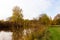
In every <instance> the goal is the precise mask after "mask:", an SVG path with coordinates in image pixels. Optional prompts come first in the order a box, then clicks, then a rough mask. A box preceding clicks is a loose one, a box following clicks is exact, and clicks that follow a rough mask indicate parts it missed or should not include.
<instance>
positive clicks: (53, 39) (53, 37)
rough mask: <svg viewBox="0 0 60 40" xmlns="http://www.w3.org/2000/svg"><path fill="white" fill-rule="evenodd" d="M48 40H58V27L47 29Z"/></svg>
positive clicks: (59, 35)
mask: <svg viewBox="0 0 60 40" xmlns="http://www.w3.org/2000/svg"><path fill="white" fill-rule="evenodd" d="M49 32H50V39H49V40H60V27H51V28H49Z"/></svg>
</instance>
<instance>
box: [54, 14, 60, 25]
mask: <svg viewBox="0 0 60 40" xmlns="http://www.w3.org/2000/svg"><path fill="white" fill-rule="evenodd" d="M53 24H54V25H60V14H57V15H56V16H55V17H54V19H53Z"/></svg>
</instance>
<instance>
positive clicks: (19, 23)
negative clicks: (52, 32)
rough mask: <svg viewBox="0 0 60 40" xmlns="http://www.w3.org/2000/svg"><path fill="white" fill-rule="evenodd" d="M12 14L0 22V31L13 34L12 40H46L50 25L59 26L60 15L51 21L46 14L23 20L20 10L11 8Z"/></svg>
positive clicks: (16, 7)
mask: <svg viewBox="0 0 60 40" xmlns="http://www.w3.org/2000/svg"><path fill="white" fill-rule="evenodd" d="M12 11H13V14H12V16H11V17H8V18H7V20H6V21H4V20H0V30H3V31H11V32H13V35H12V37H13V38H12V40H43V39H47V40H48V38H46V37H47V36H46V35H45V34H46V31H47V29H48V27H49V26H50V25H60V14H57V15H56V16H55V17H54V19H53V20H52V18H51V17H49V16H48V15H47V14H44V13H43V14H40V16H39V17H38V18H34V19H32V20H29V19H24V18H23V15H22V9H21V8H19V7H18V6H15V7H14V8H13V10H12Z"/></svg>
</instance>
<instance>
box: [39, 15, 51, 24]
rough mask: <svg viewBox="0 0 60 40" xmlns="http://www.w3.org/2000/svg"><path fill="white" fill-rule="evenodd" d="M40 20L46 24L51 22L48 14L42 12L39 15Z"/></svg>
mask: <svg viewBox="0 0 60 40" xmlns="http://www.w3.org/2000/svg"><path fill="white" fill-rule="evenodd" d="M39 22H40V23H41V24H44V25H48V24H50V19H49V17H48V16H47V15H46V14H41V15H40V16H39Z"/></svg>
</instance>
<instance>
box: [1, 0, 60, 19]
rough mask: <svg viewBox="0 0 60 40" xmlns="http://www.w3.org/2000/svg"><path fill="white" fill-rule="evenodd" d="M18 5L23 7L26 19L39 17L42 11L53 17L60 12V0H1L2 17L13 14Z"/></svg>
mask: <svg viewBox="0 0 60 40" xmlns="http://www.w3.org/2000/svg"><path fill="white" fill-rule="evenodd" d="M16 5H17V6H19V7H20V8H22V10H23V15H24V19H25V18H26V19H27V18H28V19H32V18H33V17H38V16H39V14H41V13H47V14H48V15H49V16H52V17H54V16H55V15H56V14H57V13H60V0H0V19H6V18H8V17H9V16H11V15H12V9H13V7H14V6H16Z"/></svg>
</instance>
